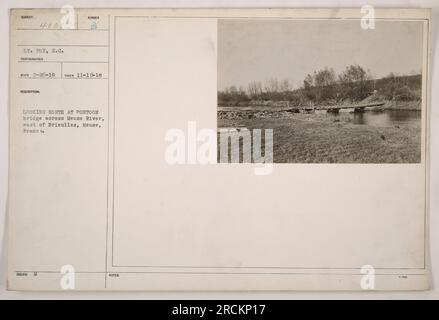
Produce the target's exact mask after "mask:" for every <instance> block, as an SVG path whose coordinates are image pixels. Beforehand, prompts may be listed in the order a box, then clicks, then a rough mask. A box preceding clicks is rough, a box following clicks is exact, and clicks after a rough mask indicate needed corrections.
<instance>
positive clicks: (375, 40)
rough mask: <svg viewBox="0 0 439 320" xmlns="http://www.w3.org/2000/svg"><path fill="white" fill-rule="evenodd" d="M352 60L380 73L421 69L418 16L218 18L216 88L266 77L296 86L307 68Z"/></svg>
mask: <svg viewBox="0 0 439 320" xmlns="http://www.w3.org/2000/svg"><path fill="white" fill-rule="evenodd" d="M350 64H358V65H360V66H362V67H363V68H364V69H370V70H371V72H372V74H373V75H375V76H376V77H378V78H380V77H383V76H386V75H388V74H389V73H390V72H394V73H398V74H411V73H413V72H417V73H419V72H420V71H421V70H422V22H419V21H377V22H376V24H375V29H374V30H363V29H362V28H361V26H360V21H356V20H354V21H352V20H307V21H304V20H301V21H299V20H281V21H279V20H277V21H273V20H271V21H260V20H259V21H255V20H220V21H219V22H218V89H219V90H223V89H224V88H225V87H227V86H230V85H235V86H237V87H239V86H244V87H245V88H246V87H247V84H248V83H249V82H251V81H261V82H264V81H265V80H266V79H269V78H277V79H279V80H281V79H284V78H288V79H289V80H290V82H291V83H292V84H293V85H294V87H298V86H301V85H302V83H303V79H304V78H305V76H306V75H307V74H308V73H313V72H314V71H315V70H318V69H320V68H324V67H329V68H333V69H334V70H335V72H336V73H337V74H338V73H340V72H341V71H343V70H344V69H345V67H346V66H347V65H350Z"/></svg>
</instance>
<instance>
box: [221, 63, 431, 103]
mask: <svg viewBox="0 0 439 320" xmlns="http://www.w3.org/2000/svg"><path fill="white" fill-rule="evenodd" d="M421 85H422V79H421V75H412V76H398V75H395V74H393V73H391V74H389V75H388V76H387V77H385V78H381V79H374V77H373V76H372V74H371V72H370V71H369V70H365V69H363V68H362V67H361V66H359V65H350V66H347V67H346V69H345V70H344V71H343V72H342V73H340V74H338V75H337V74H336V73H335V72H334V70H333V69H332V68H323V69H320V70H317V71H315V72H313V73H312V74H308V75H307V76H306V77H305V79H304V80H303V84H302V85H301V87H300V88H297V89H294V88H293V86H292V85H291V83H290V81H289V80H288V79H283V80H278V79H275V78H271V79H268V80H266V81H265V82H263V83H262V82H260V81H252V82H250V83H249V84H248V85H247V87H243V86H241V87H236V86H230V87H228V88H226V89H225V90H223V91H218V102H219V104H222V105H236V104H247V103H249V102H250V101H261V100H262V101H289V103H290V105H297V106H299V105H304V104H313V105H319V104H337V103H340V102H343V101H349V102H358V101H361V100H363V99H365V98H367V97H368V96H370V95H371V94H373V93H375V94H377V95H379V96H380V97H381V98H382V99H387V100H404V101H411V100H416V99H420V90H421Z"/></svg>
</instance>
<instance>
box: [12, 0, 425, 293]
mask: <svg viewBox="0 0 439 320" xmlns="http://www.w3.org/2000/svg"><path fill="white" fill-rule="evenodd" d="M10 29H11V40H10V83H9V88H10V96H9V118H10V149H9V152H10V167H9V199H8V214H9V241H8V242H9V245H8V288H9V290H32V291H38V290H51V291H53V290H60V291H61V290H94V291H96V290H108V291H134V290H137V291H139V290H143V291H146V290H154V291H157V290H167V291H169V290H179V291H181V290H188V291H193V290H196V291H231V290H233V291H252V290H257V291H274V290H276V291H280V290H290V291H293V290H308V291H309V290H316V291H317V290H318V291H322V290H334V291H335V290H356V291H362V290H379V291H382V290H386V291H387V290H427V289H429V287H430V275H429V252H428V241H427V239H428V206H427V203H428V187H427V186H428V174H429V171H428V168H429V166H428V161H429V151H428V141H429V137H428V119H429V99H430V92H431V88H430V74H429V65H430V61H429V59H430V10H428V9H378V8H372V7H368V8H362V9H361V8H358V9H337V10H334V9H331V10H329V9H321V10H317V9H172V10H171V9H79V8H73V7H69V6H66V7H63V8H61V9H13V10H11V12H10Z"/></svg>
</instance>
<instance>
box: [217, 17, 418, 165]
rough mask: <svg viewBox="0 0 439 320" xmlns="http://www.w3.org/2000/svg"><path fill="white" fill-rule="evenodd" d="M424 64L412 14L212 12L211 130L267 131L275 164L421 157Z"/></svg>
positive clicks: (407, 160) (414, 160)
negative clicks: (214, 103) (370, 18)
mask: <svg viewBox="0 0 439 320" xmlns="http://www.w3.org/2000/svg"><path fill="white" fill-rule="evenodd" d="M422 66H423V23H422V22H420V21H386V20H379V21H378V20H377V21H375V24H374V26H373V28H364V26H362V24H361V21H360V19H353V20H349V19H346V20H344V19H326V20H325V19H323V20H288V19H279V20H236V19H224V20H220V21H218V109H217V119H218V129H219V130H220V129H235V130H234V132H235V134H238V135H239V133H240V132H241V131H242V130H243V129H248V130H249V132H251V130H253V129H262V130H264V129H265V130H266V129H272V130H273V161H274V162H275V163H419V162H420V161H421V149H422V145H421V141H422V137H421V132H422V121H421V120H422V103H423V101H422V92H423V90H422V83H423V80H422V79H423V75H422ZM218 141H219V139H218ZM218 144H219V142H218ZM240 162H246V161H243V157H241V158H240Z"/></svg>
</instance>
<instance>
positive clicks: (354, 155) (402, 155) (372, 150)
mask: <svg viewBox="0 0 439 320" xmlns="http://www.w3.org/2000/svg"><path fill="white" fill-rule="evenodd" d="M222 127H225V128H238V127H245V128H248V129H273V133H274V148H273V149H274V150H273V152H274V162H275V163H418V162H420V161H421V147H420V145H421V121H416V122H415V124H410V125H406V124H404V123H402V124H398V125H390V126H383V127H381V126H371V125H367V124H361V125H359V124H354V123H352V117H351V116H350V115H348V114H346V115H340V116H339V117H329V116H327V115H325V114H302V113H298V114H291V115H289V116H287V117H282V118H277V119H272V118H252V119H236V120H234V119H218V128H222Z"/></svg>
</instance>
